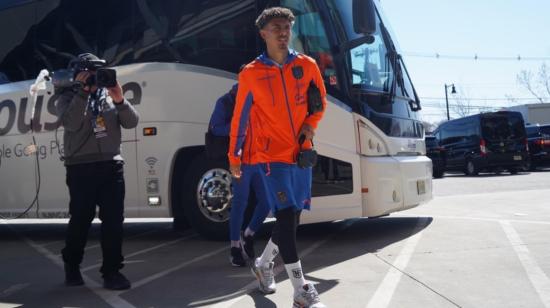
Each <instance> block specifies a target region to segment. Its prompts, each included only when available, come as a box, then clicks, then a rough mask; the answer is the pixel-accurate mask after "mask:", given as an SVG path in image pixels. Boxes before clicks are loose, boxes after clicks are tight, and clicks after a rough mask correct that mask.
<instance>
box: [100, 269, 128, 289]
mask: <svg viewBox="0 0 550 308" xmlns="http://www.w3.org/2000/svg"><path fill="white" fill-rule="evenodd" d="M131 286H132V285H131V284H130V281H129V280H128V279H127V278H126V277H124V275H122V274H121V273H120V272H113V273H108V274H104V275H103V287H104V288H105V289H109V290H127V289H130V287H131Z"/></svg>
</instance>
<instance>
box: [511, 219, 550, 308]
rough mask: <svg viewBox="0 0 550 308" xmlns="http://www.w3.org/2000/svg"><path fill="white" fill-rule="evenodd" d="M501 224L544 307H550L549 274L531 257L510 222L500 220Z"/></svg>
mask: <svg viewBox="0 0 550 308" xmlns="http://www.w3.org/2000/svg"><path fill="white" fill-rule="evenodd" d="M500 225H501V226H502V229H504V233H506V236H507V237H508V240H509V241H510V243H512V247H513V248H514V251H515V252H516V254H517V256H518V258H519V260H520V262H521V264H522V265H523V268H524V269H525V272H526V273H527V277H529V280H530V281H531V283H532V284H533V287H534V288H535V290H536V291H537V293H538V294H539V296H540V299H541V301H542V303H543V305H544V307H547V308H550V279H548V276H546V274H545V273H544V271H543V270H542V269H541V268H540V266H539V265H538V263H537V261H536V260H535V259H533V258H532V257H531V253H530V252H529V249H528V248H527V245H525V244H524V243H523V241H522V240H521V238H520V236H519V234H518V233H517V231H516V230H515V229H514V227H512V225H511V224H510V222H509V221H506V220H502V221H500Z"/></svg>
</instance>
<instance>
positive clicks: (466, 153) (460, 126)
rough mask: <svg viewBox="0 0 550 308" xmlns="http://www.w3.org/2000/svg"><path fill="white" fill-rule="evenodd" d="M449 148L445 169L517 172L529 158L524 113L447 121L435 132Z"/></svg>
mask: <svg viewBox="0 0 550 308" xmlns="http://www.w3.org/2000/svg"><path fill="white" fill-rule="evenodd" d="M434 136H435V137H436V140H437V141H438V143H439V145H440V146H442V147H443V148H444V149H445V154H446V164H445V170H446V171H447V170H449V171H463V172H465V173H466V174H467V175H477V174H478V173H479V172H480V171H501V170H502V169H507V170H508V171H510V173H512V174H516V173H517V172H518V170H519V169H523V168H524V167H525V165H526V164H527V162H528V161H529V152H528V148H527V135H526V132H525V125H524V123H523V117H522V115H521V113H519V112H515V111H499V112H487V113H481V114H476V115H472V116H468V117H464V118H460V119H456V120H451V121H447V122H445V123H443V124H441V125H439V127H438V128H437V129H436V130H435V131H434Z"/></svg>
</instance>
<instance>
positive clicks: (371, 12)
mask: <svg viewBox="0 0 550 308" xmlns="http://www.w3.org/2000/svg"><path fill="white" fill-rule="evenodd" d="M353 30H354V31H355V33H358V34H365V35H372V34H374V33H375V32H376V12H375V8H374V3H373V0H353Z"/></svg>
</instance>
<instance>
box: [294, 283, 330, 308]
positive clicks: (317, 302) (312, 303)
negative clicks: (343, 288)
mask: <svg viewBox="0 0 550 308" xmlns="http://www.w3.org/2000/svg"><path fill="white" fill-rule="evenodd" d="M326 307H327V306H325V305H324V304H323V303H321V299H320V298H319V293H317V290H315V287H314V286H313V284H312V283H306V284H305V285H303V286H302V287H301V288H300V289H298V291H297V292H296V291H295V292H294V304H293V305H292V308H326Z"/></svg>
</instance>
